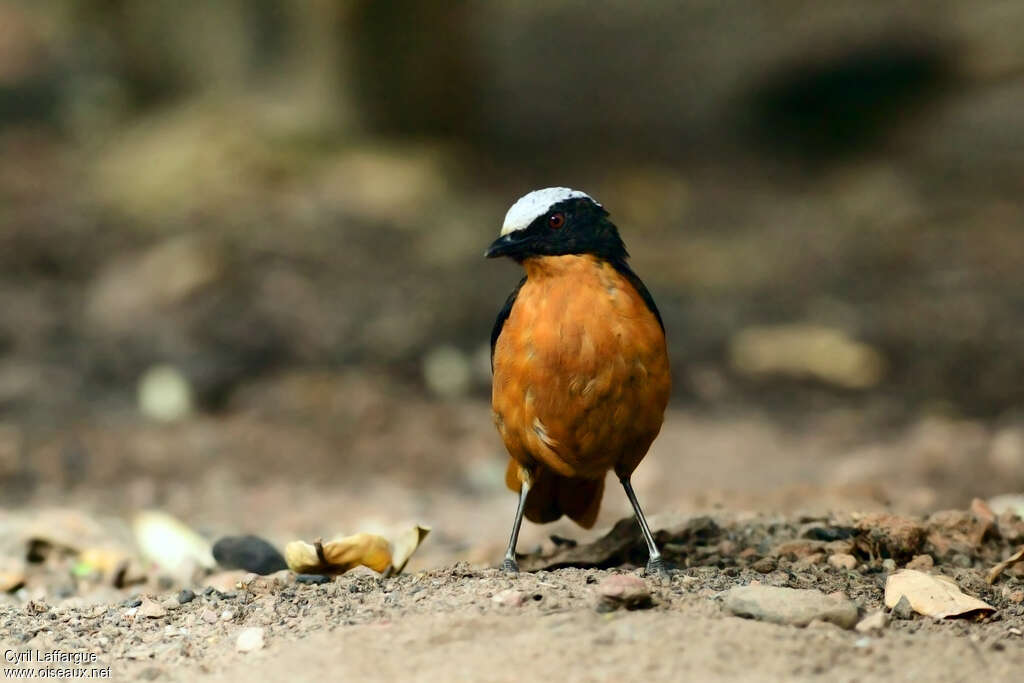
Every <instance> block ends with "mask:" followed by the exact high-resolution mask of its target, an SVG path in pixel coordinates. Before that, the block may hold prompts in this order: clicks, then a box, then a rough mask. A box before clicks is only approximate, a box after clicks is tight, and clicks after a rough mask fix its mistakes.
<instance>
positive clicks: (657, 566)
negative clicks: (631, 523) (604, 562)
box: [619, 477, 665, 575]
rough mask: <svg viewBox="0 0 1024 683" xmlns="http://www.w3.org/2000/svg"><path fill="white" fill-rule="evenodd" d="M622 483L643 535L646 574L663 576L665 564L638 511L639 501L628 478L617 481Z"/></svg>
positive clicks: (642, 516) (645, 522) (642, 512)
mask: <svg viewBox="0 0 1024 683" xmlns="http://www.w3.org/2000/svg"><path fill="white" fill-rule="evenodd" d="M619 481H620V482H622V488H624V489H625V490H626V497H627V498H629V503H630V505H632V506H633V513H634V514H635V515H636V521H637V523H638V524H640V531H641V532H642V533H643V535H644V540H645V541H646V542H647V574H649V575H650V574H665V562H664V560H662V559H661V553H659V552H658V546H657V545H655V543H654V536H652V535H651V528H650V527H649V526H647V519H646V518H645V517H644V511H643V510H641V509H640V501H638V500H637V499H636V494H635V493H633V485H632V484H630V483H629V477H625V478H622V479H620V480H619Z"/></svg>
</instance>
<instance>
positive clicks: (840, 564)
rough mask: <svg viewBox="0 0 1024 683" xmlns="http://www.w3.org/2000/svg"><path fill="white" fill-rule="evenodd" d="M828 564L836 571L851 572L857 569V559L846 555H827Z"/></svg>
mask: <svg viewBox="0 0 1024 683" xmlns="http://www.w3.org/2000/svg"><path fill="white" fill-rule="evenodd" d="M828 563H829V565H830V566H832V567H835V568H836V569H850V570H853V569H856V568H857V558H856V557H854V556H853V555H848V554H846V553H836V554H835V555H829V558H828Z"/></svg>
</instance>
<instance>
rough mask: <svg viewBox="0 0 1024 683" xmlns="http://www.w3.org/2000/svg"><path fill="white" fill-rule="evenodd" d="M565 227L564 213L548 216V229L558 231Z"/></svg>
mask: <svg viewBox="0 0 1024 683" xmlns="http://www.w3.org/2000/svg"><path fill="white" fill-rule="evenodd" d="M563 225H565V214H564V213H553V214H551V215H550V216H548V227H550V228H551V229H552V230H558V229H559V228H560V227H562V226H563Z"/></svg>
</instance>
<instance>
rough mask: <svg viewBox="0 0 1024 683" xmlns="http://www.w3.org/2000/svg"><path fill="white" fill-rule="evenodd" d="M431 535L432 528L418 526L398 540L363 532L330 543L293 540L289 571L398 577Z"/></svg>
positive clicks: (288, 555) (288, 552)
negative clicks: (361, 570)
mask: <svg viewBox="0 0 1024 683" xmlns="http://www.w3.org/2000/svg"><path fill="white" fill-rule="evenodd" d="M428 533H430V527H425V526H420V525H416V526H414V527H412V528H411V529H409V530H408V531H405V532H403V533H401V534H399V535H398V536H397V537H395V539H394V541H393V542H392V541H389V540H388V539H387V538H385V537H384V536H380V535H377V534H368V533H360V534H353V535H352V536H345V537H343V538H338V539H335V540H333V541H330V542H328V543H323V542H322V541H319V540H317V541H315V542H314V543H306V542H305V541H292V542H291V543H289V544H288V545H287V546H285V549H284V559H285V562H287V563H288V568H289V569H291V570H292V571H293V572H295V573H297V574H344V573H345V572H347V571H349V570H350V569H353V568H355V567H358V566H363V567H369V568H370V569H372V570H374V571H376V572H380V573H387V574H398V573H399V572H401V571H402V570H403V569H404V568H405V565H406V563H407V562H408V561H409V558H410V557H412V554H413V553H414V552H416V549H417V548H418V547H419V546H420V544H421V543H422V542H423V539H424V538H426V537H427V534H428Z"/></svg>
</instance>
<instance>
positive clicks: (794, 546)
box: [772, 539, 825, 560]
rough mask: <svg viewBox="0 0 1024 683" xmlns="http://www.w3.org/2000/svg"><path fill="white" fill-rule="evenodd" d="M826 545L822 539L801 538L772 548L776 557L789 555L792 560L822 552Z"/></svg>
mask: <svg viewBox="0 0 1024 683" xmlns="http://www.w3.org/2000/svg"><path fill="white" fill-rule="evenodd" d="M824 547H825V543H824V542H822V541H812V540H810V539H799V540H795V541H786V542H785V543H780V544H779V545H777V546H775V547H774V548H773V549H772V555H774V556H776V557H787V558H789V559H791V560H799V559H801V558H804V557H808V556H810V555H813V554H815V553H819V552H821V550H822V548H824Z"/></svg>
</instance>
